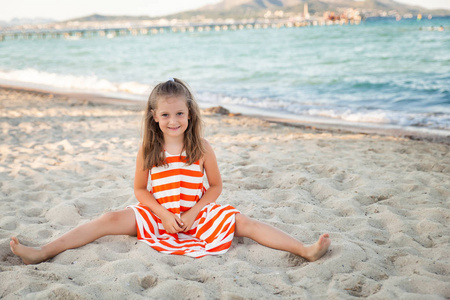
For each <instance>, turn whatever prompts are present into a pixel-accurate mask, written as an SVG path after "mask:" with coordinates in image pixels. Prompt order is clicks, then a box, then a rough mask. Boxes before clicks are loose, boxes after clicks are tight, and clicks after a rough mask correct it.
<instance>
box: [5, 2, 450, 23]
mask: <svg viewBox="0 0 450 300" xmlns="http://www.w3.org/2000/svg"><path fill="white" fill-rule="evenodd" d="M220 1H221V0H127V1H126V2H125V3H126V5H125V4H124V2H123V1H111V0H76V1H74V0H0V20H1V21H10V20H11V19H13V18H46V19H54V20H58V21H63V20H67V19H72V18H78V17H84V16H87V15H91V14H94V13H96V14H102V15H130V16H137V15H147V16H152V17H153V16H162V15H167V14H171V13H176V12H180V11H185V10H191V9H196V8H199V7H202V6H204V5H206V4H213V3H218V2H220ZM395 1H397V2H401V3H406V4H411V5H418V6H422V7H426V8H432V9H436V8H445V9H450V0H395Z"/></svg>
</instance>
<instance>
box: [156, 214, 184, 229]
mask: <svg viewBox="0 0 450 300" xmlns="http://www.w3.org/2000/svg"><path fill="white" fill-rule="evenodd" d="M161 222H162V224H163V226H164V229H165V230H166V231H167V232H168V233H178V232H180V231H183V228H182V227H183V226H184V224H183V221H181V219H180V218H179V217H178V216H177V215H174V214H173V213H171V212H170V211H167V213H165V214H164V215H163V216H161Z"/></svg>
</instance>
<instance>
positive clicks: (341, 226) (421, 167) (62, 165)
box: [0, 89, 450, 300]
mask: <svg viewBox="0 0 450 300" xmlns="http://www.w3.org/2000/svg"><path fill="white" fill-rule="evenodd" d="M204 119H205V124H206V132H205V136H206V138H207V139H208V140H209V142H210V143H211V144H212V145H213V147H214V149H215V151H216V155H217V157H218V162H219V167H220V169H221V172H222V176H223V181H224V191H223V193H222V195H221V197H220V198H219V199H218V203H222V204H226V203H228V204H231V205H234V206H235V207H237V208H238V209H239V210H241V211H242V212H243V213H244V214H247V215H249V216H251V217H253V218H256V219H258V220H261V221H264V222H267V223H269V224H272V225H274V226H276V227H278V228H281V229H283V230H284V231H286V232H288V233H290V234H292V235H293V236H295V237H296V238H298V239H299V240H301V241H303V242H304V243H306V244H308V243H312V242H314V241H315V240H316V239H317V238H318V236H319V235H320V234H321V233H324V232H328V233H330V236H331V239H332V246H331V248H330V250H329V252H328V253H327V254H326V255H325V256H324V257H323V258H321V259H320V260H319V261H317V262H312V263H310V262H307V261H305V260H304V259H302V258H301V257H297V256H294V255H292V254H289V253H286V252H282V251H277V250H273V249H269V248H265V247H263V246H260V245H258V244H256V243H255V242H253V241H251V240H249V239H244V238H235V240H234V242H233V245H232V247H231V248H230V250H229V251H228V252H227V253H226V254H225V255H221V256H211V257H204V258H200V259H193V258H189V257H184V256H171V255H165V254H161V253H158V252H157V251H155V250H153V249H151V248H150V247H148V246H147V245H145V244H144V243H140V242H137V239H136V238H135V237H129V236H109V237H104V238H101V239H99V240H97V241H95V242H94V243H92V244H88V245H86V246H84V247H81V248H78V249H74V250H68V251H66V252H64V253H62V254H60V255H58V256H56V257H55V258H53V259H51V260H49V261H47V262H44V263H41V264H39V265H24V264H22V262H21V260H20V259H19V258H18V257H16V256H14V255H13V254H12V253H11V251H10V249H9V239H10V237H11V236H18V237H19V239H20V240H21V241H22V242H23V243H24V244H26V245H31V246H39V245H42V244H44V243H47V242H49V241H50V240H52V239H54V238H55V237H58V236H60V235H61V234H63V233H64V232H66V231H68V230H69V229H71V228H73V227H74V226H77V225H79V224H83V223H85V222H87V221H89V220H92V219H94V218H96V217H97V216H99V215H101V214H102V213H104V212H107V211H112V210H117V209H121V208H124V207H126V206H127V205H130V204H135V203H136V199H135V197H134V194H133V188H132V186H133V174H134V162H135V156H136V151H137V146H138V144H139V139H140V121H141V107H140V106H139V105H125V104H120V105H113V104H104V103H92V102H89V101H79V100H71V99H70V97H69V98H68V97H61V96H53V95H50V94H45V93H44V94H42V93H31V92H25V91H14V90H5V89H1V90H0V140H1V144H0V187H1V192H0V258H1V259H0V298H2V299H21V298H26V299H355V298H362V297H369V298H370V299H421V300H422V299H445V298H449V297H450V230H449V217H450V208H449V198H450V177H449V174H450V153H449V150H450V146H449V144H448V143H431V142H426V141H420V140H419V141H418V140H411V139H404V138H399V137H391V136H380V135H375V134H360V133H345V132H339V131H322V130H314V129H305V128H297V127H292V126H284V125H281V124H277V123H269V122H267V121H264V120H261V119H257V118H250V117H246V116H234V117H230V116H224V115H205V118H204Z"/></svg>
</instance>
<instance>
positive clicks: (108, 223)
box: [10, 208, 136, 264]
mask: <svg viewBox="0 0 450 300" xmlns="http://www.w3.org/2000/svg"><path fill="white" fill-rule="evenodd" d="M119 234H121V235H132V236H135V235H136V219H135V215H134V211H133V210H132V209H128V208H126V209H124V210H120V211H116V212H108V213H106V214H104V215H103V216H101V217H100V218H98V219H96V220H93V221H90V222H88V223H86V224H83V225H80V226H78V227H76V228H74V229H72V230H71V231H69V232H67V233H65V234H64V235H62V236H61V237H59V238H57V239H56V240H54V241H52V242H50V243H48V244H47V245H45V246H43V247H42V248H32V247H26V246H24V245H22V244H20V243H19V240H18V239H17V238H16V237H12V238H11V242H10V246H11V250H12V252H13V253H14V254H15V255H17V256H19V257H20V258H22V260H23V262H24V263H25V264H37V263H40V262H43V261H45V260H47V259H50V258H52V257H53V256H55V255H57V254H59V253H61V252H63V251H65V250H67V249H73V248H78V247H81V246H83V245H86V244H88V243H90V242H93V241H95V240H96V239H98V238H100V237H102V236H105V235H119Z"/></svg>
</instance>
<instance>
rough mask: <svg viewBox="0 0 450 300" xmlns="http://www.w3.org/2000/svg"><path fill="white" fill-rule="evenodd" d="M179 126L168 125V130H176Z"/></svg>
mask: <svg viewBox="0 0 450 300" xmlns="http://www.w3.org/2000/svg"><path fill="white" fill-rule="evenodd" d="M180 127H181V126H177V127H168V128H169V130H177V129H179V128H180Z"/></svg>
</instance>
